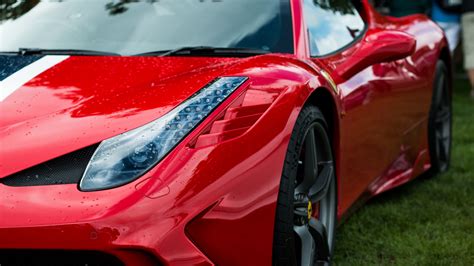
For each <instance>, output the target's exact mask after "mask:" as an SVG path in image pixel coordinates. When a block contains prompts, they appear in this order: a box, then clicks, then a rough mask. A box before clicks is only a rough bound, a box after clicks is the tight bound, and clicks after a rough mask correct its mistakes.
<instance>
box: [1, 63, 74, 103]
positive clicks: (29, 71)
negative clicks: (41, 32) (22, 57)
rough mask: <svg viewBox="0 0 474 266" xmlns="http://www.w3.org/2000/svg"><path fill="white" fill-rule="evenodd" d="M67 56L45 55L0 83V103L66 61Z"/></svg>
mask: <svg viewBox="0 0 474 266" xmlns="http://www.w3.org/2000/svg"><path fill="white" fill-rule="evenodd" d="M68 57H69V56H68V55H47V56H44V57H42V58H40V59H38V60H37V61H35V62H33V63H31V64H29V65H27V66H25V67H24V68H22V69H20V70H18V71H17V72H15V73H13V74H12V75H10V76H9V77H7V78H6V79H4V80H2V81H0V102H1V101H3V100H5V99H6V98H7V97H8V96H10V95H11V94H12V93H14V92H15V91H16V90H17V89H19V88H21V86H23V85H25V83H27V82H28V81H30V80H32V79H33V78H34V77H36V76H38V75H39V74H41V73H43V72H44V71H46V70H48V69H50V68H52V67H53V66H55V65H57V64H59V63H61V62H62V61H64V60H66V59H67V58H68Z"/></svg>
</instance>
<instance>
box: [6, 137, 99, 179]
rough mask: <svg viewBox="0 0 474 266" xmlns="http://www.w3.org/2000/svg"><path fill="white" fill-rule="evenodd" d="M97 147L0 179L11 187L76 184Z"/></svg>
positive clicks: (93, 146)
mask: <svg viewBox="0 0 474 266" xmlns="http://www.w3.org/2000/svg"><path fill="white" fill-rule="evenodd" d="M98 146H99V145H98V144H97V145H92V146H89V147H86V148H83V149H80V150H77V151H74V152H71V153H68V154H66V155H63V156H61V157H58V158H55V159H52V160H49V161H47V162H44V163H42V164H39V165H36V166H33V167H30V168H28V169H26V170H23V171H21V172H17V173H15V174H12V175H10V176H7V177H5V178H1V179H0V183H2V184H4V185H6V186H12V187H25V186H45V185H58V184H77V183H79V180H80V179H81V177H82V175H83V174H84V171H85V170H86V167H87V164H88V163H89V161H90V159H91V157H92V155H93V154H94V152H95V150H96V149H97V147H98Z"/></svg>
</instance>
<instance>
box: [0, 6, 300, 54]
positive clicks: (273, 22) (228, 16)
mask: <svg viewBox="0 0 474 266" xmlns="http://www.w3.org/2000/svg"><path fill="white" fill-rule="evenodd" d="M292 38H293V37H292V25H291V11H290V4H289V0H43V1H40V0H9V1H0V51H2V52H14V51H18V50H19V49H20V48H38V49H64V50H66V49H78V50H95V51H103V52H110V53H118V54H121V55H135V54H141V53H147V52H152V51H161V50H172V49H176V48H179V47H187V46H212V47H222V48H250V49H258V50H265V51H269V52H278V53H292V52H293V40H292Z"/></svg>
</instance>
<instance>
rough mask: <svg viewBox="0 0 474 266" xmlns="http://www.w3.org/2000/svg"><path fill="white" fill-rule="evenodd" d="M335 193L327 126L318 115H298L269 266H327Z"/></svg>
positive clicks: (307, 111) (309, 108)
mask: <svg viewBox="0 0 474 266" xmlns="http://www.w3.org/2000/svg"><path fill="white" fill-rule="evenodd" d="M336 214H337V189H336V177H335V167H334V159H333V155H332V148H331V142H330V139H329V136H328V133H327V124H326V121H325V119H324V116H323V115H322V113H321V112H320V110H319V109H318V108H316V107H314V106H307V107H305V108H303V110H302V111H301V113H300V115H299V117H298V119H297V122H296V125H295V128H294V130H293V134H292V137H291V140H290V144H289V147H288V152H287V156H286V160H285V165H284V169H283V176H282V179H281V184H280V191H279V195H278V205H277V211H276V220H275V235H274V244H273V262H274V264H275V265H328V264H330V262H331V256H332V251H333V247H334V234H335V229H336V224H337V221H336Z"/></svg>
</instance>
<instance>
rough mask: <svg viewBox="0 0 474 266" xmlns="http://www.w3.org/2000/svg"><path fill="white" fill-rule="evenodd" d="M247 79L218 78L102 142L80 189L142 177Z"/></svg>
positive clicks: (106, 186)
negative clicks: (162, 112)
mask: <svg viewBox="0 0 474 266" xmlns="http://www.w3.org/2000/svg"><path fill="white" fill-rule="evenodd" d="M246 80H247V78H246V77H222V78H219V79H217V80H215V81H214V82H212V83H210V84H209V85H208V86H206V87H205V88H203V89H201V90H200V91H198V92H197V93H196V94H194V95H193V96H191V97H190V98H189V99H188V100H186V101H185V102H183V103H182V104H181V105H179V106H178V107H176V108H175V109H173V110H172V111H171V112H169V113H168V114H166V115H164V116H162V117H161V118H159V119H157V120H155V121H153V122H150V123H148V124H146V125H144V126H142V127H139V128H136V129H134V130H131V131H129V132H126V133H123V134H121V135H118V136H116V137H113V138H110V139H107V140H105V141H103V142H102V143H101V144H100V145H99V147H98V148H97V150H96V152H95V153H94V155H93V156H92V159H91V161H90V162H89V165H88V166H87V168H86V171H85V173H84V175H83V177H82V179H81V182H80V184H79V187H80V189H81V190H82V191H95V190H102V189H108V188H113V187H117V186H120V185H123V184H126V183H129V182H131V181H133V180H135V179H137V178H138V177H140V176H142V175H143V174H145V173H146V172H147V171H148V170H150V169H151V168H152V167H154V166H155V165H156V164H157V163H158V162H159V161H160V160H161V159H163V157H164V156H165V155H166V154H168V153H169V152H170V151H171V150H172V149H173V148H174V147H175V146H176V145H177V144H178V143H179V142H180V141H181V140H183V138H184V137H185V136H186V135H188V134H189V133H190V132H191V131H192V130H193V129H194V128H195V127H196V126H197V125H198V124H199V123H200V122H202V121H203V120H204V119H205V118H206V117H207V116H208V115H209V114H210V113H211V112H212V111H213V110H214V109H215V108H216V107H217V106H218V105H219V104H220V103H221V102H222V101H223V100H225V99H226V98H227V97H228V96H229V95H231V94H232V93H233V92H234V91H235V90H236V89H237V88H238V87H239V86H240V85H242V84H243V83H244V82H245V81H246Z"/></svg>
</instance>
